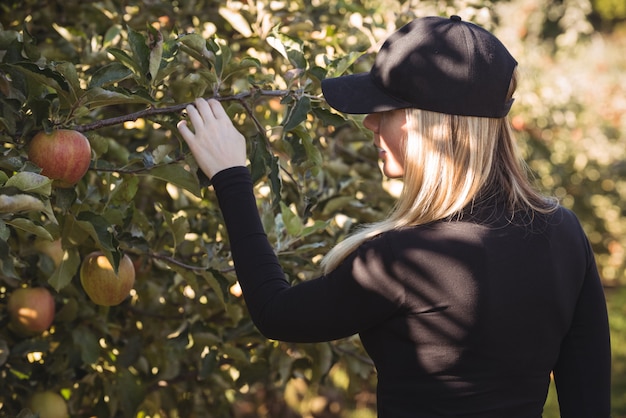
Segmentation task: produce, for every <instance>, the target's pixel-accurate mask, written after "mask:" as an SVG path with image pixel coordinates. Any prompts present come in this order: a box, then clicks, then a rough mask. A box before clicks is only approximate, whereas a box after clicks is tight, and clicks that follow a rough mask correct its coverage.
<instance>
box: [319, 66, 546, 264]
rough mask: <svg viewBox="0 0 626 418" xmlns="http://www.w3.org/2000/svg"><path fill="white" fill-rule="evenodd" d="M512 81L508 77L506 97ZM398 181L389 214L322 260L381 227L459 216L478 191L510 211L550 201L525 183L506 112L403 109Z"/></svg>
mask: <svg viewBox="0 0 626 418" xmlns="http://www.w3.org/2000/svg"><path fill="white" fill-rule="evenodd" d="M516 84H517V77H516V74H514V75H513V78H512V80H511V87H510V89H509V99H510V98H511V97H512V96H513V92H514V91H515V87H516ZM406 119H407V128H408V129H407V137H406V138H405V140H404V153H405V159H404V161H405V163H404V186H403V189H402V192H401V194H400V196H399V198H398V201H397V202H396V205H395V207H394V208H393V210H392V211H391V213H390V215H389V216H388V217H387V218H385V219H384V220H382V221H380V222H376V223H373V224H370V225H366V226H365V227H363V228H361V229H360V230H358V231H357V232H355V233H353V234H352V235H350V236H348V237H347V238H346V239H345V240H343V241H341V242H340V243H338V244H337V245H336V246H335V247H334V248H333V249H331V251H329V252H328V254H327V255H326V256H325V257H324V258H323V259H322V263H321V265H322V268H323V271H324V272H326V273H327V272H329V271H331V270H333V269H334V268H336V267H337V266H338V265H339V263H341V261H342V260H343V259H344V258H346V257H347V256H348V255H349V254H350V253H351V252H352V251H354V250H355V249H356V248H357V247H358V246H359V245H360V244H361V243H363V242H364V241H366V240H368V239H370V238H373V237H375V236H377V235H380V234H382V233H384V232H386V231H390V230H393V229H399V228H404V227H408V226H417V225H424V224H427V223H430V222H434V221H438V220H442V219H447V218H451V217H454V216H455V215H459V214H460V213H461V211H462V210H463V209H464V208H465V207H466V206H467V205H468V204H470V203H472V202H473V201H474V200H475V199H476V198H477V197H478V196H479V195H489V194H495V193H499V194H501V195H502V196H503V197H504V198H505V199H506V204H507V206H508V209H509V210H510V211H512V212H515V211H518V210H519V211H524V212H528V211H530V212H538V213H548V212H551V211H553V210H554V209H555V208H556V202H555V201H554V200H550V199H547V198H545V197H544V196H542V195H541V194H539V193H538V192H537V191H536V190H535V189H534V188H533V187H532V185H531V183H530V180H529V176H528V170H527V166H526V164H525V163H524V161H523V160H522V159H521V158H520V156H519V154H518V150H517V147H516V144H515V138H514V134H513V131H512V128H511V125H510V123H509V120H508V118H507V117H504V118H499V119H498V118H483V117H473V116H457V115H448V114H443V113H436V112H430V111H426V110H420V109H412V108H411V109H406Z"/></svg>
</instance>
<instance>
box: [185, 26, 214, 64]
mask: <svg viewBox="0 0 626 418" xmlns="http://www.w3.org/2000/svg"><path fill="white" fill-rule="evenodd" d="M179 42H180V44H181V45H183V46H185V47H186V48H185V49H184V50H185V52H186V53H187V54H189V55H191V56H192V57H193V58H195V59H196V60H198V61H200V62H203V63H204V62H209V63H212V62H214V61H215V53H214V52H213V51H210V50H209V49H208V48H207V41H206V39H204V38H203V37H202V36H200V35H198V34H197V33H188V34H185V35H183V36H181V37H180V38H179Z"/></svg>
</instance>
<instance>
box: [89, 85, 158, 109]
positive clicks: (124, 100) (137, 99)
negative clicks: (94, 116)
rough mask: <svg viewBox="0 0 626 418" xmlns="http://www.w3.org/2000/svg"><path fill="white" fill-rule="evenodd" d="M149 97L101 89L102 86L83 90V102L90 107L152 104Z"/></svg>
mask: <svg viewBox="0 0 626 418" xmlns="http://www.w3.org/2000/svg"><path fill="white" fill-rule="evenodd" d="M152 102H153V101H152V100H151V99H146V98H145V97H144V96H140V95H137V94H124V93H121V92H118V91H111V90H107V89H103V88H102V87H93V88H90V89H89V90H87V91H86V92H85V95H84V96H83V103H84V104H85V106H88V107H89V108H90V109H95V108H98V107H103V106H115V105H119V104H133V103H142V104H152Z"/></svg>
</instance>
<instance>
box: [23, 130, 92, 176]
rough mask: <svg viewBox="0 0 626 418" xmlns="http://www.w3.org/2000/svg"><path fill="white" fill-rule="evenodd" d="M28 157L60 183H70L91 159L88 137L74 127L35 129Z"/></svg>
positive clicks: (44, 172)
mask: <svg viewBox="0 0 626 418" xmlns="http://www.w3.org/2000/svg"><path fill="white" fill-rule="evenodd" d="M28 159H29V160H30V161H32V162H33V163H35V164H37V165H38V166H39V167H40V168H41V174H43V175H44V176H47V177H49V178H51V179H53V180H55V183H56V184H57V185H58V186H60V187H71V186H73V185H75V184H76V183H78V181H79V180H80V179H81V178H83V176H84V175H85V173H86V172H87V169H88V168H89V164H90V162H91V146H90V145H89V140H87V138H85V136H84V135H83V134H81V133H80V132H78V131H73V130H70V129H57V130H54V131H52V132H51V133H49V134H47V133H46V132H39V133H38V134H37V135H35V136H34V137H33V139H32V141H31V142H30V145H29V148H28Z"/></svg>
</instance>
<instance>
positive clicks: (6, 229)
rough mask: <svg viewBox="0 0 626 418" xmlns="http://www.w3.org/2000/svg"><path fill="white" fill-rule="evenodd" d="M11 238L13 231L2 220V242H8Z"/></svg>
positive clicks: (0, 233) (0, 238) (0, 223)
mask: <svg viewBox="0 0 626 418" xmlns="http://www.w3.org/2000/svg"><path fill="white" fill-rule="evenodd" d="M10 236H11V230H10V229H9V227H8V226H7V224H6V223H5V222H4V221H3V220H1V219H0V240H2V241H6V240H8V239H9V237H10Z"/></svg>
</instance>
